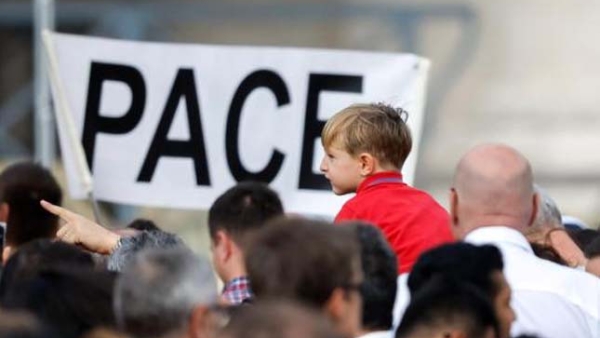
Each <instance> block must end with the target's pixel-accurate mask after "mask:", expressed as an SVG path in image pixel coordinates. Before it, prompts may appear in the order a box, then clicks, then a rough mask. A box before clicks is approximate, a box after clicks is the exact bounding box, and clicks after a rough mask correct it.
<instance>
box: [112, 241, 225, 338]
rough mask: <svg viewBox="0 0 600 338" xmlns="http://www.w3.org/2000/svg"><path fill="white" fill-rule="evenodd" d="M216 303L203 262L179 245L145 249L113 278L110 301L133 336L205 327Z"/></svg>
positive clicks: (207, 267)
mask: <svg viewBox="0 0 600 338" xmlns="http://www.w3.org/2000/svg"><path fill="white" fill-rule="evenodd" d="M216 301H217V292H216V283H215V280H214V275H213V273H212V269H211V267H210V264H209V263H208V261H206V260H204V259H200V258H199V257H197V256H195V255H194V254H193V253H192V252H191V251H189V250H185V249H181V248H177V249H150V250H145V251H142V252H139V253H137V254H136V255H135V256H134V258H133V260H132V261H131V262H130V264H129V265H128V266H127V268H126V269H124V270H123V272H122V273H121V275H120V276H119V278H118V280H117V283H116V286H115V297H114V304H113V305H114V312H115V315H116V318H117V323H118V325H119V328H120V329H121V330H123V331H124V332H126V333H127V334H130V335H131V336H133V337H140V338H142V337H171V336H174V337H185V336H186V334H189V335H190V336H194V335H192V333H193V332H195V331H198V330H200V331H201V330H203V329H205V328H206V327H205V326H204V323H205V320H206V317H207V313H208V312H209V310H208V308H209V306H211V305H213V304H215V302H216Z"/></svg>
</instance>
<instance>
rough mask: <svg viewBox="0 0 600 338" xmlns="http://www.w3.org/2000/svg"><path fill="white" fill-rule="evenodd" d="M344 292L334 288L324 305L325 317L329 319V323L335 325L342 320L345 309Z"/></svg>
mask: <svg viewBox="0 0 600 338" xmlns="http://www.w3.org/2000/svg"><path fill="white" fill-rule="evenodd" d="M346 297H347V295H346V291H345V290H343V289H342V288H335V289H334V290H333V292H332V293H331V296H329V299H328V300H327V303H325V306H324V310H325V315H326V316H327V317H329V318H331V321H332V322H333V323H334V325H336V324H337V323H339V322H340V321H341V320H343V318H344V311H345V309H346V306H347V305H346Z"/></svg>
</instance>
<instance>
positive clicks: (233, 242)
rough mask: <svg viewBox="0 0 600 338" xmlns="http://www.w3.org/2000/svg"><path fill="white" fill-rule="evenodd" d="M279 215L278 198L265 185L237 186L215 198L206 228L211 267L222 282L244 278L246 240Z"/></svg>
mask: <svg viewBox="0 0 600 338" xmlns="http://www.w3.org/2000/svg"><path fill="white" fill-rule="evenodd" d="M282 215H283V206H282V204H281V200H280V199H279V196H278V195H277V193H276V192H275V191H273V190H272V189H270V188H269V186H268V185H266V184H264V183H259V182H242V183H238V184H237V185H235V186H234V187H232V188H230V189H229V190H227V191H226V192H225V193H223V194H222V195H221V196H219V197H218V198H217V200H216V201H215V202H214V203H213V205H212V206H211V208H210V210H209V212H208V227H209V230H210V237H211V244H212V245H211V251H212V254H213V256H212V257H213V264H214V266H215V270H216V271H217V274H218V275H219V277H220V278H221V279H222V280H223V281H225V282H228V281H229V280H231V279H233V278H236V277H240V276H242V275H245V274H246V269H245V265H244V254H243V252H244V250H245V249H244V248H245V243H246V241H247V238H248V236H249V235H250V234H252V233H253V232H255V231H256V230H257V229H260V228H262V227H263V226H264V225H265V223H266V222H267V221H269V220H270V219H273V218H275V217H278V216H282Z"/></svg>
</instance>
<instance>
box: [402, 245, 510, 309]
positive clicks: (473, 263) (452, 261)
mask: <svg viewBox="0 0 600 338" xmlns="http://www.w3.org/2000/svg"><path fill="white" fill-rule="evenodd" d="M503 268H504V264H503V261H502V254H501V253H500V250H498V248H496V247H495V246H492V245H482V246H476V245H473V244H469V243H453V244H446V245H442V246H439V247H437V248H434V249H431V250H429V251H427V252H425V253H423V254H422V255H421V257H419V259H418V261H417V263H415V265H414V266H413V269H412V271H411V273H410V275H409V277H408V289H409V290H410V293H411V295H412V294H414V293H415V292H417V291H418V290H419V289H420V288H422V287H423V285H425V284H427V282H428V281H429V280H431V279H432V278H434V277H436V276H446V277H449V278H454V279H456V280H458V281H461V282H468V283H470V284H472V285H474V286H475V287H477V288H478V289H480V290H482V291H483V292H484V293H485V294H487V295H488V297H489V298H490V299H493V298H494V297H496V295H497V294H498V292H500V287H499V285H497V283H496V282H495V281H494V279H493V272H495V271H502V269H503Z"/></svg>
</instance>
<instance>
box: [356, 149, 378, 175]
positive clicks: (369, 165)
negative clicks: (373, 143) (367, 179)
mask: <svg viewBox="0 0 600 338" xmlns="http://www.w3.org/2000/svg"><path fill="white" fill-rule="evenodd" d="M358 161H359V162H360V175H361V176H369V175H371V174H373V173H374V172H375V170H376V169H377V167H376V166H377V163H376V160H375V158H374V157H373V155H371V154H369V153H361V154H360V155H358Z"/></svg>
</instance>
